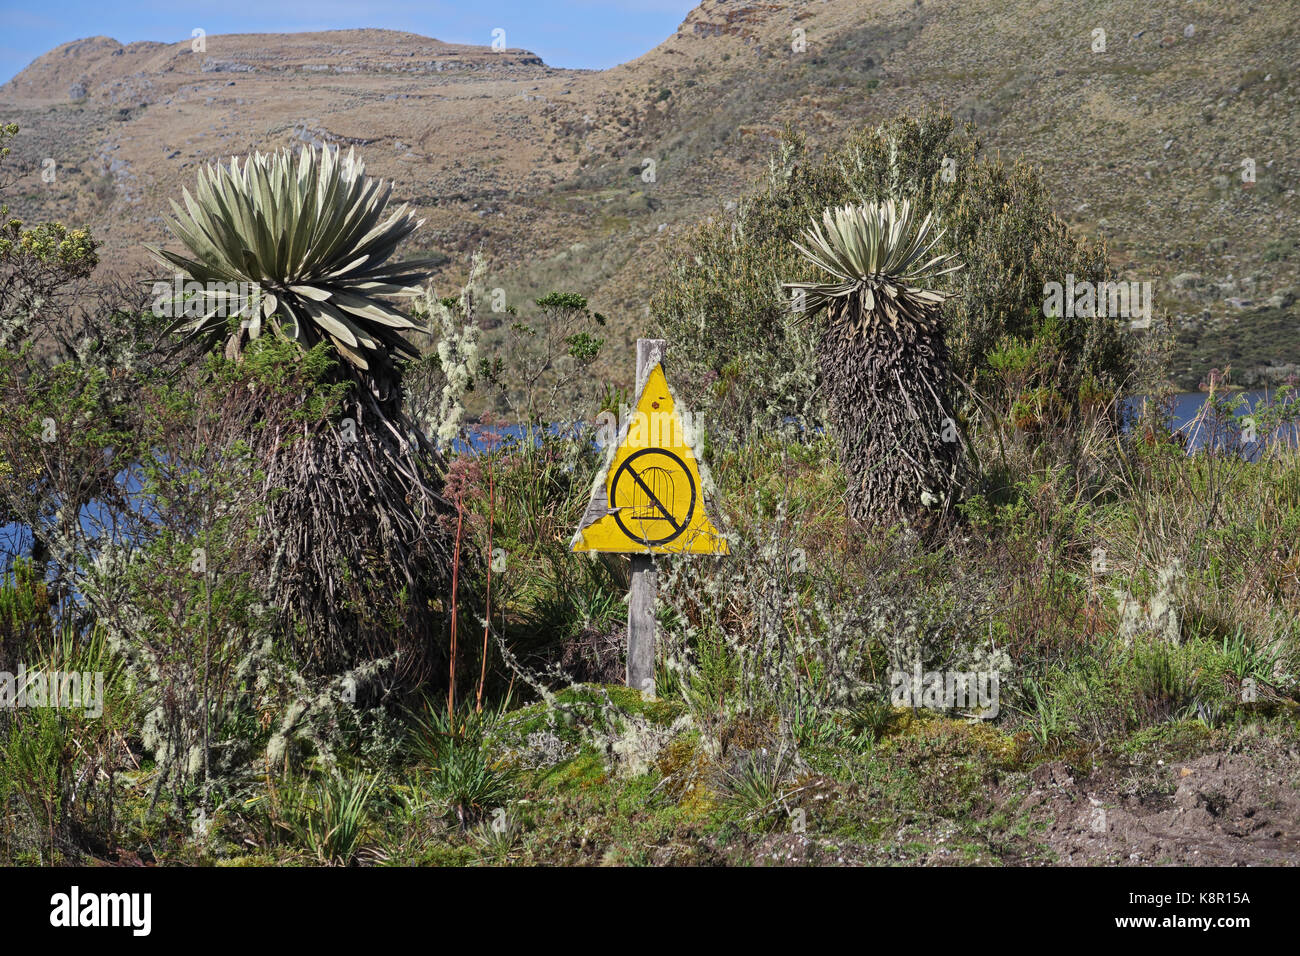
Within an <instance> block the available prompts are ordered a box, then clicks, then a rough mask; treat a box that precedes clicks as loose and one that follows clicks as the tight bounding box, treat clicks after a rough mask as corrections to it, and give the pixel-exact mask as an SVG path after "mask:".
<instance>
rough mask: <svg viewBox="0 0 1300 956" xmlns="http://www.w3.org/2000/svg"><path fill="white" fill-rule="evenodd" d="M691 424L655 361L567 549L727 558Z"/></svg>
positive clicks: (607, 456)
mask: <svg viewBox="0 0 1300 956" xmlns="http://www.w3.org/2000/svg"><path fill="white" fill-rule="evenodd" d="M684 417H685V419H686V420H685V421H683V418H684ZM689 419H690V416H689V415H687V416H683V415H682V414H680V413H679V412H678V408H677V401H676V399H675V398H674V397H673V393H672V390H671V389H670V388H669V387H668V380H667V379H665V378H664V372H663V366H662V365H660V364H658V363H656V364H655V365H654V367H653V368H651V369H650V374H649V375H648V376H646V382H645V386H644V387H643V388H642V389H641V394H640V395H638V396H637V402H636V409H635V410H634V411H633V412H632V414H631V415H630V416H628V418H627V420H626V421H625V422H624V423H623V425H622V427H621V428H620V430H619V435H618V441H617V443H614V442H611V443H610V444H609V445H608V446H607V448H606V455H605V466H604V468H602V469H601V472H600V474H599V475H598V476H597V477H596V481H595V484H594V485H593V486H592V489H591V503H590V504H589V505H588V506H587V511H586V513H585V514H583V516H582V522H581V523H580V524H579V525H578V530H577V531H575V532H574V534H573V542H572V543H571V544H570V549H571V550H573V551H614V552H622V553H628V554H727V553H728V551H727V539H726V538H725V537H723V536H722V535H721V534H720V533H719V532H718V529H717V528H716V527H714V525H713V522H712V521H710V520H709V515H708V510H707V504H708V501H709V499H710V498H711V497H712V485H711V483H710V481H709V475H708V471H707V469H705V468H704V467H703V466H702V465H701V463H700V461H699V458H698V457H697V455H696V453H695V445H696V442H697V436H696V434H695V429H694V427H693V423H692V422H690V420H689Z"/></svg>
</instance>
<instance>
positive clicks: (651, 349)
mask: <svg viewBox="0 0 1300 956" xmlns="http://www.w3.org/2000/svg"><path fill="white" fill-rule="evenodd" d="M666 348H668V342H667V341H666V340H665V339H637V340H636V394H637V395H638V396H640V394H641V392H642V391H644V390H645V380H646V376H648V375H649V374H650V368H651V366H653V365H658V364H659V363H660V362H661V361H662V360H663V354H664V350H665V349H666ZM658 593H659V572H658V571H656V570H655V559H654V555H653V554H634V555H632V584H631V587H630V588H629V590H628V595H627V686H628V687H635V688H637V689H638V690H641V691H642V692H644V693H645V694H646V695H647V696H649V697H653V696H654V695H655V598H656V596H657V595H658Z"/></svg>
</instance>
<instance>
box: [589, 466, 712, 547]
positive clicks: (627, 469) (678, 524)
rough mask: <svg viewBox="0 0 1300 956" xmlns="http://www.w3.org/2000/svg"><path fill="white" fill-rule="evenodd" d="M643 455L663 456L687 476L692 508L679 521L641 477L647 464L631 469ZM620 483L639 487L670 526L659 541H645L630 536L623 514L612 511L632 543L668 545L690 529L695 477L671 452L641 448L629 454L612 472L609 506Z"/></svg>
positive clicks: (693, 512) (615, 499)
mask: <svg viewBox="0 0 1300 956" xmlns="http://www.w3.org/2000/svg"><path fill="white" fill-rule="evenodd" d="M643 455H662V456H663V457H664V458H667V459H668V460H669V461H671V462H672V463H673V464H675V465H676V466H677V467H678V468H680V469H681V470H682V474H684V475H685V476H686V481H687V482H688V483H689V485H690V489H691V506H690V507H689V508H687V509H686V514H685V515H683V516H682V517H681V518H680V519H679V518H678V517H677V516H676V515H674V514H672V512H670V511H669V510H668V506H667V505H665V504H664V503H663V502H662V501H660V500H659V499H658V497H656V496H655V493H654V491H653V490H652V489H651V488H650V487H649V486H648V485H647V484H646V482H645V480H644V479H643V478H642V474H643V473H644V472H647V471H649V470H650V466H649V465H648V464H642V465H641V467H640V468H634V467H633V466H632V463H633V462H634V461H636V460H637V459H638V458H641V457H642V456H643ZM620 481H631V482H633V483H634V484H636V485H639V486H640V488H641V490H642V491H643V492H644V493H645V494H646V495H647V496H648V497H649V498H650V501H651V503H652V504H654V505H655V506H656V507H657V508H658V510H659V512H660V513H661V514H662V515H663V520H665V521H667V522H668V523H669V524H670V525H672V527H673V532H672V534H669V535H666V536H664V537H662V538H646V537H643V536H642V535H639V534H633V533H632V530H631V529H630V528H628V526H627V525H625V524H624V523H623V515H622V513H621V512H622V509H621V508H619V509H618V510H617V511H615V512H614V521H615V522H616V523H617V524H618V526H619V527H620V528H621V529H623V533H624V534H625V535H627V536H628V537H629V538H631V539H632V540H633V541H641V542H644V543H645V544H647V545H657V544H667V543H668V542H669V541H672V540H673V539H674V538H676V537H677V536H678V535H680V534H681V533H682V532H683V531H685V530H686V529H687V527H689V525H690V523H691V517H692V516H693V515H694V514H695V493H696V492H695V478H694V476H693V475H692V474H691V470H690V469H689V468H687V467H686V462H684V461H682V460H681V459H680V458H678V457H677V456H676V455H674V454H673V453H672V452H670V451H664V449H662V448H643V449H641V450H640V451H638V452H633V453H632V454H630V455H628V456H627V458H626V459H625V460H624V462H623V464H621V465H620V466H619V468H618V471H616V472H614V480H613V481H612V482H610V484H609V503H610V506H611V507H615V506H617V502H618V490H619V482H620Z"/></svg>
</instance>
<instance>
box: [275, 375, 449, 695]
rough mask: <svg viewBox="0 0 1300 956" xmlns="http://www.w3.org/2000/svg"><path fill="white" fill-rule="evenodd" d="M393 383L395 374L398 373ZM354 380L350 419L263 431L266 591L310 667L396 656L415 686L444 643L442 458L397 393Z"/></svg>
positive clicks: (403, 678) (401, 675)
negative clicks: (269, 553) (401, 407)
mask: <svg viewBox="0 0 1300 956" xmlns="http://www.w3.org/2000/svg"><path fill="white" fill-rule="evenodd" d="M388 384H392V383H388ZM396 394H398V393H397V391H396V389H395V388H393V389H391V390H389V389H384V391H383V393H380V394H377V393H376V392H375V391H372V389H371V388H369V387H367V384H366V383H365V382H362V381H357V382H354V383H353V385H352V388H351V391H350V393H349V394H348V396H347V398H346V400H345V402H344V407H343V409H342V412H341V414H340V416H339V418H340V421H339V422H336V423H331V424H328V425H326V426H324V427H316V428H310V427H305V426H299V427H298V428H297V429H295V431H296V434H274V435H265V434H264V435H261V436H259V444H261V446H262V447H261V448H259V449H258V450H259V452H260V453H261V454H260V457H261V458H262V460H263V461H264V462H265V463H266V464H265V472H264V474H265V478H264V482H265V483H264V488H265V494H266V497H265V500H266V502H267V506H266V510H265V512H264V513H263V515H262V518H261V524H262V528H263V529H264V531H265V533H266V535H267V543H268V548H269V549H273V551H274V557H273V559H272V568H271V575H270V580H269V582H268V592H269V593H268V595H267V596H268V598H269V599H270V600H271V602H272V603H273V604H274V605H275V606H276V607H277V608H278V610H279V612H280V613H281V614H282V615H283V617H284V620H285V622H286V624H288V625H289V635H290V640H291V645H292V646H293V648H294V652H295V657H297V658H298V660H299V661H300V662H301V663H302V664H303V665H305V666H306V667H307V668H308V670H309V671H312V672H316V673H326V674H339V673H342V672H344V671H347V670H351V669H353V668H355V667H357V666H359V665H361V664H364V663H365V662H366V661H372V660H376V659H379V658H387V657H391V656H393V655H396V661H395V664H396V668H395V670H396V674H397V676H398V679H399V681H400V682H401V683H402V684H405V685H410V684H412V683H413V682H418V681H419V680H421V679H422V678H424V677H427V676H428V673H429V671H430V668H431V665H432V662H433V660H432V658H433V657H435V656H436V655H438V654H440V653H442V648H441V644H442V636H443V631H444V629H445V627H444V625H445V622H444V614H445V606H446V596H447V593H448V582H449V581H450V577H451V571H452V555H451V541H450V537H451V536H450V534H449V531H448V527H447V523H446V518H447V516H449V515H450V514H452V513H453V512H454V509H453V508H452V506H451V504H450V503H449V502H447V500H446V499H445V498H444V497H443V496H442V471H443V466H442V461H441V456H440V455H439V454H438V452H437V451H436V449H434V448H433V447H432V445H430V444H429V442H428V441H427V440H426V439H425V438H424V436H423V434H422V433H420V432H419V431H418V430H417V429H413V428H411V426H410V425H409V423H408V421H407V419H406V418H405V416H403V415H402V414H401V412H400V410H399V409H398V407H397V405H396V402H395V401H394V399H393V396H395V395H396Z"/></svg>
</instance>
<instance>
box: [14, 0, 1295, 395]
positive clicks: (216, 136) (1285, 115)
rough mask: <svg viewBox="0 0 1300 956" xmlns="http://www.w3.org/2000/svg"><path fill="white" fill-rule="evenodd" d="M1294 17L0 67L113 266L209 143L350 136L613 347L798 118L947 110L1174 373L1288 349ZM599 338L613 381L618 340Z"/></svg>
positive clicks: (1029, 18)
mask: <svg viewBox="0 0 1300 956" xmlns="http://www.w3.org/2000/svg"><path fill="white" fill-rule="evenodd" d="M1098 29H1100V30H1105V33H1106V48H1105V51H1104V52H1101V51H1094V49H1093V46H1094V31H1095V30H1098ZM796 31H802V32H801V33H797V32H796ZM1297 33H1300V16H1297V14H1296V7H1295V4H1294V3H1292V2H1287V3H1264V2H1258V3H1222V2H1208V0H1187V2H1184V0H1084V2H1078V3H1070V4H1059V3H1054V2H1048V0H1016V2H1012V3H1007V2H1005V0H1002V2H994V0H924V2H917V0H908V2H904V0H880V2H870V3H866V2H863V0H826V2H822V0H804V2H787V3H776V2H770V3H758V2H743V0H741V2H735V0H733V2H724V0H706V2H704V3H702V4H701V5H700V6H699V7H698V8H696V9H695V10H694V11H692V12H691V13H690V14H689V15H688V16H687V18H686V20H685V21H684V22H683V23H682V24H681V26H680V27H679V28H678V30H677V32H676V33H675V34H674V35H673V36H671V37H669V38H667V39H666V40H665V41H664V42H663V43H661V44H660V45H659V46H657V47H656V48H655V49H653V50H651V51H650V52H648V53H647V54H645V55H644V56H642V57H640V58H638V59H636V60H634V61H632V62H630V63H627V64H624V65H622V66H619V67H616V68H614V69H610V70H605V71H575V70H562V69H555V68H552V67H549V66H547V65H546V64H544V63H543V62H542V61H541V60H540V59H539V58H538V57H537V56H535V55H534V54H531V53H529V52H527V51H525V50H518V49H513V50H507V51H503V52H499V53H498V52H494V51H492V50H491V49H489V48H486V47H465V46H454V45H450V44H445V43H441V42H439V41H437V40H433V39H429V38H427V37H422V36H417V35H414V34H408V33H397V32H392V31H384V30H346V31H334V32H328V33H315V34H294V35H253V34H249V35H228V36H210V37H207V38H206V50H205V51H204V52H202V53H196V52H193V51H192V50H191V44H190V41H189V39H188V38H186V39H183V40H182V41H180V42H178V43H175V44H160V43H134V44H129V45H126V46H123V45H121V44H119V43H117V42H116V41H114V40H110V39H107V38H104V37H97V38H93V39H89V40H80V41H77V42H75V43H69V44H65V45H64V46H61V47H59V48H57V49H55V50H53V51H51V52H50V53H48V54H46V55H45V56H43V57H41V58H40V59H38V60H37V61H36V62H34V63H33V64H32V65H31V66H29V67H28V68H27V69H26V70H24V71H23V72H22V73H21V74H19V75H18V76H17V77H16V78H15V79H14V80H13V81H11V82H10V83H9V84H7V85H6V86H4V87H3V88H0V118H3V119H5V120H6V121H15V122H18V123H20V124H21V125H22V126H23V127H24V128H25V134H24V135H23V136H22V137H20V139H19V141H18V143H17V144H16V146H15V152H16V153H18V158H19V160H20V161H22V162H25V164H26V166H27V170H28V172H27V174H26V175H25V177H24V179H23V180H22V181H21V182H20V183H19V184H18V186H17V187H15V190H14V191H13V193H14V198H13V199H12V200H11V206H12V207H13V210H14V212H15V213H16V214H17V215H20V216H26V217H57V218H62V219H64V220H68V221H72V222H75V223H78V224H81V223H86V224H89V225H91V226H92V227H93V228H94V229H95V231H96V233H97V234H98V235H99V236H100V237H101V238H102V239H103V240H105V242H106V245H107V255H106V256H105V260H106V261H107V262H110V263H112V264H113V265H115V266H119V267H121V266H141V265H143V264H144V262H145V259H144V255H143V252H142V249H141V244H142V243H144V242H160V241H166V240H167V238H168V237H167V233H166V231H165V228H164V225H163V221H162V218H161V216H162V214H163V213H164V212H165V210H166V209H167V199H168V198H169V197H173V196H176V195H178V194H179V192H180V189H181V187H182V186H183V185H187V184H188V183H190V182H191V181H192V180H193V178H194V175H195V173H196V171H197V167H198V166H199V165H201V164H203V163H207V162H211V161H214V160H217V159H220V158H222V157H228V156H229V155H231V154H239V153H244V152H247V151H249V150H252V149H263V150H265V149H268V148H276V147H281V146H294V145H298V144H301V143H309V142H323V143H336V144H340V145H344V146H346V145H349V144H354V145H356V146H357V148H358V149H359V151H360V152H361V153H362V155H363V156H364V158H365V160H366V162H367V165H368V167H369V169H370V171H371V172H373V173H376V174H379V175H382V176H385V177H389V178H392V179H394V180H396V182H397V193H398V198H400V199H404V200H409V201H412V202H414V203H415V204H416V205H417V206H419V208H420V211H421V214H422V215H423V216H424V217H425V218H426V219H427V223H426V226H425V228H424V230H422V232H421V233H420V238H419V244H420V247H421V249H422V251H426V252H432V253H438V254H442V255H445V256H446V257H447V261H446V264H445V265H444V266H443V268H442V269H441V270H440V273H439V274H438V275H437V276H436V282H437V284H438V287H439V289H440V290H446V291H450V290H451V288H452V285H453V283H454V282H456V281H458V280H459V279H460V278H461V276H462V275H463V274H464V270H465V266H466V262H467V259H468V256H469V254H470V253H471V252H472V251H473V250H474V249H476V248H479V247H480V246H482V247H483V248H484V249H485V250H486V251H487V253H488V254H489V257H490V260H491V263H492V270H491V278H490V284H491V285H493V286H499V287H501V288H503V289H505V290H506V294H507V301H508V302H509V303H511V304H513V305H516V306H521V307H524V306H526V303H527V301H528V299H530V298H531V297H533V296H535V295H537V294H540V293H541V292H544V291H548V290H550V289H552V288H560V289H573V290H575V291H582V292H584V293H586V294H588V295H589V296H590V297H591V299H592V304H593V307H595V308H596V309H599V310H600V311H603V312H606V313H607V314H609V315H611V316H612V317H613V318H614V329H613V333H612V338H613V339H614V342H615V344H621V343H623V342H626V341H628V340H630V339H632V338H634V337H635V336H636V334H637V333H638V332H642V331H644V329H645V326H646V324H647V320H646V313H645V303H646V301H647V299H648V290H649V288H650V286H651V284H652V283H653V281H654V276H655V274H656V270H657V269H658V268H659V266H660V264H661V263H662V246H663V244H665V243H670V242H673V241H674V237H675V236H677V235H678V233H679V230H680V229H682V228H684V227H685V226H686V225H687V224H689V223H690V222H691V221H694V220H695V219H697V218H699V217H701V216H704V215H708V214H710V213H712V212H714V211H716V210H717V209H718V208H720V204H722V203H725V202H727V201H731V200H735V199H737V198H739V197H740V196H741V195H743V192H744V191H745V189H746V188H747V186H746V184H747V183H748V182H749V181H750V180H751V179H752V177H753V176H754V175H755V174H757V173H758V171H759V170H760V169H761V168H762V167H763V164H764V163H765V162H766V158H767V156H768V154H769V153H770V151H771V148H772V144H773V142H774V140H775V138H776V136H777V135H778V133H779V130H780V129H781V128H782V126H783V125H784V124H786V123H791V124H793V125H794V126H796V127H797V128H799V129H800V130H802V131H804V132H805V133H806V134H807V135H808V137H809V138H810V140H811V141H812V142H813V143H815V144H816V143H830V142H833V141H835V140H837V139H838V138H839V137H841V136H842V135H843V134H844V133H845V132H847V131H848V130H849V129H851V128H853V127H854V126H856V125H860V124H863V123H869V122H873V121H876V120H879V119H881V118H883V117H884V116H887V115H889V114H891V113H893V112H894V111H896V110H898V109H918V108H920V107H924V106H927V105H932V106H944V107H947V108H948V109H951V110H952V111H954V112H955V113H956V115H957V116H958V117H959V118H962V119H970V120H973V121H974V122H975V123H977V124H978V126H979V130H980V133H981V136H982V137H983V139H984V142H985V144H986V147H987V148H988V149H990V150H998V151H1001V152H1002V153H1003V154H1004V155H1023V156H1026V157H1028V158H1029V159H1031V160H1032V161H1033V162H1035V163H1036V164H1038V165H1040V166H1041V168H1042V171H1043V175H1044V176H1045V178H1046V180H1047V181H1048V183H1049V184H1050V185H1051V187H1052V189H1053V192H1054V195H1055V196H1056V197H1057V202H1058V204H1059V209H1060V212H1061V213H1062V214H1063V215H1064V216H1066V218H1067V219H1069V220H1070V221H1071V222H1072V223H1074V224H1075V225H1076V226H1077V227H1078V228H1080V229H1082V230H1084V231H1087V232H1089V233H1092V234H1100V235H1103V236H1105V237H1106V238H1107V240H1108V242H1109V243H1110V246H1111V249H1112V252H1113V253H1114V255H1115V258H1116V260H1117V262H1118V263H1119V265H1120V267H1121V271H1122V272H1123V273H1124V275H1125V276H1126V277H1128V278H1130V279H1134V280H1150V281H1152V282H1154V283H1155V295H1156V307H1157V310H1160V309H1165V310H1167V311H1168V312H1169V313H1170V315H1172V316H1174V317H1175V318H1176V319H1177V320H1178V322H1179V325H1180V328H1181V332H1180V348H1179V351H1178V353H1177V355H1176V360H1177V364H1176V367H1175V369H1174V370H1173V371H1174V373H1175V375H1176V376H1178V377H1179V380H1180V381H1182V382H1184V384H1190V385H1194V384H1195V381H1196V380H1197V379H1198V378H1199V376H1200V375H1201V374H1203V372H1204V370H1205V369H1206V368H1208V367H1209V366H1210V365H1212V364H1219V365H1222V364H1226V363H1227V362H1229V361H1230V362H1231V363H1232V364H1233V366H1234V369H1235V370H1236V376H1235V377H1236V379H1237V380H1238V381H1244V382H1249V381H1251V380H1252V379H1253V380H1264V379H1268V378H1271V379H1273V380H1278V379H1280V378H1281V377H1282V376H1284V375H1285V374H1286V373H1287V372H1289V371H1300V312H1297V306H1296V305H1295V301H1294V295H1295V293H1294V291H1293V290H1294V289H1295V287H1296V286H1297V284H1300V240H1298V239H1297V234H1298V231H1297V224H1298V223H1300V215H1298V213H1300V205H1298V204H1297V199H1296V179H1297V172H1298V168H1300V156H1298V154H1297V151H1296V149H1295V145H1294V144H1295V143H1296V142H1297V141H1300V136H1297V132H1300V131H1298V130H1297V108H1296V106H1297V92H1298V91H1300V76H1297V71H1296V58H1295V54H1294V50H1295V49H1297V48H1300V37H1298V36H1297ZM801 39H802V41H803V43H802V47H803V48H802V49H801V50H800V49H796V47H798V46H800V45H801V44H800V43H799V42H798V41H799V40H801ZM46 157H50V158H54V159H55V160H56V162H57V163H58V168H57V177H56V180H55V182H54V183H52V184H47V183H43V182H42V181H41V179H40V175H39V170H40V163H41V161H42V160H43V159H44V158H46ZM1246 159H1250V160H1252V161H1253V162H1254V166H1255V172H1256V177H1255V182H1254V183H1253V184H1247V183H1245V182H1243V181H1242V177H1241V172H1242V168H1243V167H1242V163H1243V161H1244V160H1246ZM646 160H653V161H654V171H655V175H654V181H653V182H647V181H646V177H645V176H643V172H644V171H645V169H646V163H645V161H646ZM1176 278H1177V280H1178V281H1177V282H1175V281H1174V280H1175V279H1176ZM607 356H608V358H607V361H609V362H610V365H609V366H608V367H605V368H602V369H599V370H600V371H602V372H605V373H607V374H609V375H610V376H611V377H612V378H615V379H617V380H620V381H624V382H625V381H626V379H627V378H628V369H627V368H625V367H624V366H626V365H627V362H626V361H624V359H625V357H626V356H625V353H621V352H620V350H619V349H617V348H614V349H608V350H607Z"/></svg>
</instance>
